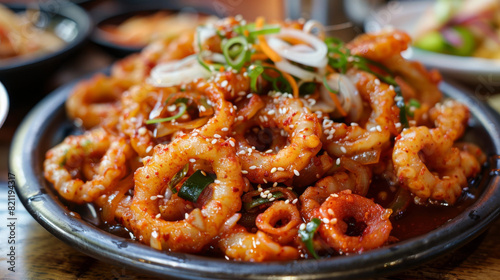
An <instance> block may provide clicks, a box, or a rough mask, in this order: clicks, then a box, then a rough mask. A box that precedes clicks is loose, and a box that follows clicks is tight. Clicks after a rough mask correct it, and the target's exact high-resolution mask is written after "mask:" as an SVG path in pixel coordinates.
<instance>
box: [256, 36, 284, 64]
mask: <svg viewBox="0 0 500 280" xmlns="http://www.w3.org/2000/svg"><path fill="white" fill-rule="evenodd" d="M257 39H259V46H260V48H261V49H262V51H263V52H264V53H265V54H266V55H267V56H268V57H269V58H270V59H271V60H272V61H273V62H278V61H281V56H280V55H279V54H277V53H276V52H275V51H273V49H271V47H269V45H268V44H267V41H266V36H264V35H259V36H257Z"/></svg>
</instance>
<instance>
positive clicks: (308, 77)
mask: <svg viewBox="0 0 500 280" xmlns="http://www.w3.org/2000/svg"><path fill="white" fill-rule="evenodd" d="M325 60H326V58H325ZM325 64H326V62H325ZM275 65H276V68H278V69H279V70H281V71H284V72H287V73H288V74H290V75H292V76H295V77H297V78H299V79H301V80H303V81H304V82H310V81H315V80H316V81H321V77H320V76H319V75H318V74H317V73H315V72H311V71H307V70H304V69H302V68H300V67H298V66H296V65H293V64H291V63H290V62H288V61H287V60H286V59H282V60H280V61H278V62H275ZM323 67H324V66H323Z"/></svg>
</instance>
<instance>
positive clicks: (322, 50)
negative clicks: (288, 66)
mask: <svg viewBox="0 0 500 280" xmlns="http://www.w3.org/2000/svg"><path fill="white" fill-rule="evenodd" d="M281 36H283V37H294V38H297V39H299V40H301V41H303V42H307V43H308V44H310V46H311V51H303V50H300V51H299V50H297V49H294V48H292V46H290V44H288V43H287V42H285V41H283V40H282V39H280V37H281ZM266 39H267V42H268V44H269V46H270V47H271V48H272V49H273V50H274V51H275V52H277V53H278V54H279V55H280V56H281V57H284V58H286V59H289V60H291V61H294V62H297V63H300V64H303V65H307V66H312V67H322V66H324V64H323V61H324V59H325V57H326V54H327V51H328V49H327V47H326V44H325V43H324V42H323V41H321V40H320V39H318V38H317V37H315V36H314V35H311V34H308V33H305V32H304V31H302V30H298V29H291V28H282V29H281V31H280V33H278V34H272V35H268V36H267V37H266Z"/></svg>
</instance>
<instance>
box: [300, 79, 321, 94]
mask: <svg viewBox="0 0 500 280" xmlns="http://www.w3.org/2000/svg"><path fill="white" fill-rule="evenodd" d="M316 87H317V84H316V83H315V82H305V83H303V84H302V85H300V87H299V95H300V96H306V95H311V94H313V93H314V92H315V91H316Z"/></svg>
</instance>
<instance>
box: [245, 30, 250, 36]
mask: <svg viewBox="0 0 500 280" xmlns="http://www.w3.org/2000/svg"><path fill="white" fill-rule="evenodd" d="M243 35H245V36H247V37H248V36H250V31H248V29H245V30H244V31H243Z"/></svg>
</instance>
